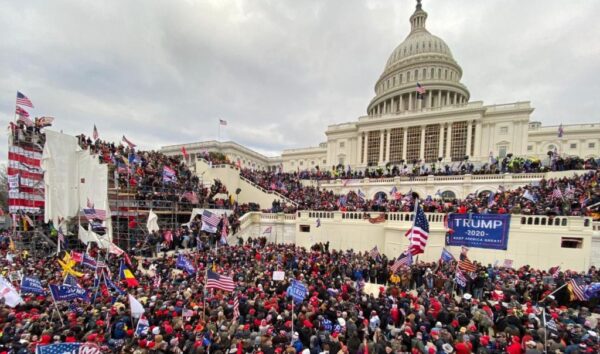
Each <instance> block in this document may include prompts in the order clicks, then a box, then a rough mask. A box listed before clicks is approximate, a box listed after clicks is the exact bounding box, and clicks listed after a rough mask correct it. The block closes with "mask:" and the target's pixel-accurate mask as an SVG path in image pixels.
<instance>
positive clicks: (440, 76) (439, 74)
mask: <svg viewBox="0 0 600 354" xmlns="http://www.w3.org/2000/svg"><path fill="white" fill-rule="evenodd" d="M437 78H438V79H441V78H442V69H438V76H437Z"/></svg>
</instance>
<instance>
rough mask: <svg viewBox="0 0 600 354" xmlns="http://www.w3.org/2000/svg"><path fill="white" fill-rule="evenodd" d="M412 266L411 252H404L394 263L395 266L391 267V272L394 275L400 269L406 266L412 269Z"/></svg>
mask: <svg viewBox="0 0 600 354" xmlns="http://www.w3.org/2000/svg"><path fill="white" fill-rule="evenodd" d="M411 265H412V254H411V252H409V251H408V250H407V251H404V252H403V253H402V254H401V255H400V256H398V258H396V261H395V262H394V264H392V266H391V267H390V270H391V271H392V273H396V272H397V271H398V269H399V268H400V267H402V266H406V267H410V266H411Z"/></svg>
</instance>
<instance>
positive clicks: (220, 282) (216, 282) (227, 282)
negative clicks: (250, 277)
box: [206, 270, 235, 291]
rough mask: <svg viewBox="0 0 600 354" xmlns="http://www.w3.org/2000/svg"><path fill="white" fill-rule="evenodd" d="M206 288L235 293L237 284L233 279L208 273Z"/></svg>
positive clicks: (211, 272)
mask: <svg viewBox="0 0 600 354" xmlns="http://www.w3.org/2000/svg"><path fill="white" fill-rule="evenodd" d="M206 287H207V288H208V289H210V288H215V289H221V290H225V291H233V290H234V289H235V283H234V282H233V278H232V277H228V276H226V275H222V274H219V273H215V272H213V271H210V270H208V271H206Z"/></svg>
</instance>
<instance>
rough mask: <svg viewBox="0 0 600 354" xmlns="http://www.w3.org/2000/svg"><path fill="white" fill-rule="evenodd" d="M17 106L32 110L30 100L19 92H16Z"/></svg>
mask: <svg viewBox="0 0 600 354" xmlns="http://www.w3.org/2000/svg"><path fill="white" fill-rule="evenodd" d="M17 104H18V105H21V106H27V107H31V108H33V103H31V100H30V99H29V98H27V96H25V95H24V94H22V93H21V92H19V91H17Z"/></svg>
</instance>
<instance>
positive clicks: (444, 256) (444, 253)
mask: <svg viewBox="0 0 600 354" xmlns="http://www.w3.org/2000/svg"><path fill="white" fill-rule="evenodd" d="M440 259H441V260H442V262H450V261H453V260H454V256H453V255H452V253H450V252H448V250H447V249H445V248H443V249H442V256H441V257H440Z"/></svg>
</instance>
